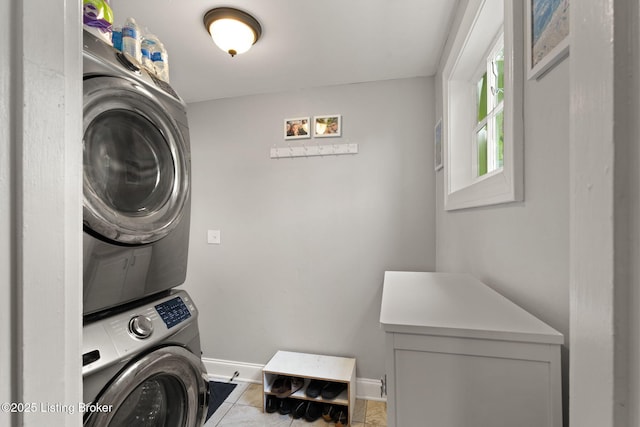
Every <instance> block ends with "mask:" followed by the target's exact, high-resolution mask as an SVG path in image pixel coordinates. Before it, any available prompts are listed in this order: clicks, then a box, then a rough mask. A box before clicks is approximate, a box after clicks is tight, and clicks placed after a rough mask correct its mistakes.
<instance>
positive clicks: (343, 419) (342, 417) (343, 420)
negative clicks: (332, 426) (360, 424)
mask: <svg viewBox="0 0 640 427" xmlns="http://www.w3.org/2000/svg"><path fill="white" fill-rule="evenodd" d="M348 418H349V417H348V415H347V408H346V407H344V406H342V407H341V408H340V409H339V410H338V412H337V414H336V417H335V419H334V421H335V422H336V427H346V426H347V421H348Z"/></svg>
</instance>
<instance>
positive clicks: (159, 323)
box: [82, 290, 198, 375]
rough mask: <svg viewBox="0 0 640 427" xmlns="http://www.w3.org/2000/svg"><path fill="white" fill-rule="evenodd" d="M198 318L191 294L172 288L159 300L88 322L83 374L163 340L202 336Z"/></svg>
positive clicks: (83, 340) (85, 327)
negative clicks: (199, 331) (199, 333)
mask: <svg viewBox="0 0 640 427" xmlns="http://www.w3.org/2000/svg"><path fill="white" fill-rule="evenodd" d="M197 319H198V310H197V309H196V306H195V304H194V303H193V301H192V300H191V297H190V296H189V294H187V293H186V292H185V291H183V290H172V291H171V293H170V294H169V295H166V296H164V297H160V298H158V299H157V300H155V301H151V302H144V303H142V304H141V305H138V306H132V307H131V308H127V309H125V310H123V311H121V312H117V313H114V314H113V315H111V316H108V317H104V318H101V319H98V320H95V321H93V322H90V323H88V324H85V325H84V327H83V331H82V347H83V351H82V356H83V367H82V374H83V375H88V374H90V373H91V372H95V371H98V370H100V369H102V368H103V367H104V366H109V365H111V364H113V363H114V361H119V360H125V359H128V358H131V357H132V356H134V355H136V354H140V353H142V352H144V351H146V350H147V349H150V348H153V347H154V346H157V345H161V344H163V343H169V342H179V343H183V344H184V343H187V342H190V341H191V340H193V339H196V338H197V336H198V324H197Z"/></svg>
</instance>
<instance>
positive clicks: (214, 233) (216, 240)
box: [207, 230, 220, 245]
mask: <svg viewBox="0 0 640 427" xmlns="http://www.w3.org/2000/svg"><path fill="white" fill-rule="evenodd" d="M207 243H209V244H210V245H219V244H220V230H207Z"/></svg>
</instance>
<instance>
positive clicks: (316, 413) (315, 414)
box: [304, 402, 322, 423]
mask: <svg viewBox="0 0 640 427" xmlns="http://www.w3.org/2000/svg"><path fill="white" fill-rule="evenodd" d="M321 415H322V404H320V403H318V402H309V405H308V406H307V411H306V412H305V413H304V419H305V420H307V421H309V422H310V423H312V422H314V421H315V420H317V419H318V418H320V416H321Z"/></svg>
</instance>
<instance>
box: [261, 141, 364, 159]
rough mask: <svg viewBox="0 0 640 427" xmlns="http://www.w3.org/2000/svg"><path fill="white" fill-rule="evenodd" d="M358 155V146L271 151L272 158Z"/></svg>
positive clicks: (309, 146)
mask: <svg viewBox="0 0 640 427" xmlns="http://www.w3.org/2000/svg"><path fill="white" fill-rule="evenodd" d="M357 153H358V144H330V145H303V146H298V147H274V148H272V149H271V158H272V159H283V158H286V157H312V156H336V155H340V154H357Z"/></svg>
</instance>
